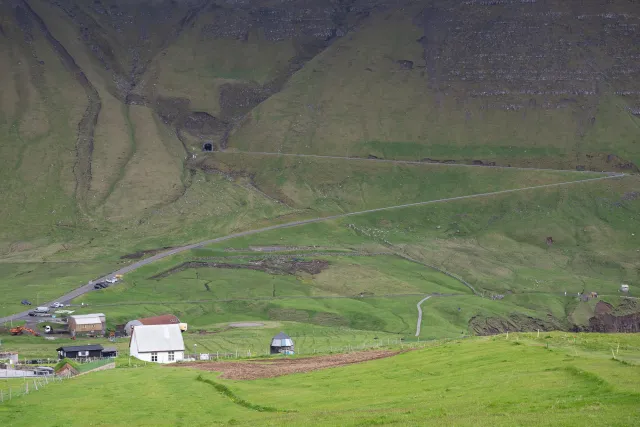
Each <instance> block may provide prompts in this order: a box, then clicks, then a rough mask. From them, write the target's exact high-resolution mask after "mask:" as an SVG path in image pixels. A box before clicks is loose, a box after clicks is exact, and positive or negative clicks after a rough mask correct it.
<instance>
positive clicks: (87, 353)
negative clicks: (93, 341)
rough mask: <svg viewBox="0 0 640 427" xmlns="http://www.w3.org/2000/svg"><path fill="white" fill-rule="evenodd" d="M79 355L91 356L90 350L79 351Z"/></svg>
mask: <svg viewBox="0 0 640 427" xmlns="http://www.w3.org/2000/svg"><path fill="white" fill-rule="evenodd" d="M78 356H79V357H89V352H88V351H86V350H85V351H79V352H78Z"/></svg>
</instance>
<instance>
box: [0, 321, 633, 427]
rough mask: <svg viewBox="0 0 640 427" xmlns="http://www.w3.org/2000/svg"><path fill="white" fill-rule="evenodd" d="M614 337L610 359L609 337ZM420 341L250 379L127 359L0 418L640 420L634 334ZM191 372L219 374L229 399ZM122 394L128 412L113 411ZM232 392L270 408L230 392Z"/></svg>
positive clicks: (16, 404) (34, 397)
mask: <svg viewBox="0 0 640 427" xmlns="http://www.w3.org/2000/svg"><path fill="white" fill-rule="evenodd" d="M618 344H620V345H619V347H618V350H617V355H616V359H615V360H614V359H612V356H611V353H610V347H613V348H614V350H615V348H616V345H618ZM424 345H425V348H423V349H419V350H414V351H409V352H406V353H403V354H399V355H397V356H394V357H391V358H386V359H380V360H375V361H370V362H365V363H361V364H356V365H351V366H343V367H338V368H330V369H325V370H320V371H315V372H309V373H301V374H293V375H288V376H283V377H277V378H271V379H267V380H264V379H263V380H252V381H231V380H224V379H220V378H216V374H215V373H211V372H201V371H198V370H196V369H192V368H188V369H187V368H180V367H176V366H171V367H162V366H157V365H154V366H152V365H147V366H145V367H138V368H127V367H126V364H125V365H124V366H123V368H119V369H115V370H110V371H102V372H96V373H91V374H88V375H85V376H82V377H78V378H75V379H72V380H69V381H64V382H62V383H55V384H52V385H49V386H47V387H46V388H44V389H42V390H40V391H38V392H37V393H32V394H30V395H29V396H26V397H23V398H20V399H14V400H12V401H11V402H8V403H5V404H3V405H0V420H2V422H3V425H7V426H22V425H25V426H26V425H34V424H43V423H44V424H47V425H52V426H58V425H69V426H76V425H78V426H80V425H86V424H87V423H91V424H93V425H96V426H102V425H104V426H106V425H109V426H120V425H131V424H135V425H141V426H144V425H149V426H152V425H153V426H165V425H166V426H175V425H192V426H196V425H203V426H204V425H255V424H256V423H259V424H261V425H292V426H293V425H345V426H356V425H388V424H397V425H423V424H425V423H427V424H439V425H442V424H447V425H461V426H465V425H470V426H471V425H474V426H478V425H479V426H495V425H498V426H502V425H504V426H513V425H565V426H574V425H575V426H580V425H585V424H592V425H602V424H605V425H615V426H618V425H619V426H627V425H635V424H637V423H638V420H639V419H640V413H638V407H637V401H638V398H639V393H640V389H639V388H638V378H639V376H640V371H639V370H638V369H639V368H638V365H636V364H635V363H633V362H630V361H629V360H631V359H634V358H635V359H636V360H637V358H638V351H639V347H638V342H637V337H636V335H619V334H610V335H599V334H589V335H584V334H563V333H550V334H541V335H540V337H537V336H536V334H510V335H509V336H508V337H506V336H505V335H499V336H495V337H485V338H471V339H466V340H453V341H436V342H431V343H428V344H427V343H425V344H424ZM199 376H200V377H201V378H202V379H205V380H209V381H213V383H217V384H223V385H224V386H226V387H227V389H228V390H229V391H230V392H231V393H230V396H232V397H233V398H230V397H228V396H227V395H225V394H222V393H220V392H219V391H217V390H216V388H214V387H213V386H212V385H211V384H208V383H207V382H203V381H199V380H197V378H198V377H199ZM150 384H153V391H152V392H150V391H149V385H150ZM78 395H82V396H83V398H82V399H78V398H77V396H78ZM131 395H135V396H136V399H135V402H136V403H135V410H134V411H121V410H115V408H117V407H120V406H121V405H122V401H126V400H127V399H131ZM239 400H243V401H245V402H248V403H249V404H251V405H249V406H252V405H253V407H258V406H259V407H269V408H273V410H274V411H273V412H270V411H267V412H264V411H257V410H254V409H251V408H249V407H247V406H241V405H239V404H236V403H234V402H237V401H239ZM167 402H179V404H167Z"/></svg>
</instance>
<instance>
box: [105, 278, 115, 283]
mask: <svg viewBox="0 0 640 427" xmlns="http://www.w3.org/2000/svg"><path fill="white" fill-rule="evenodd" d="M117 281H118V279H116V278H115V277H109V278H108V279H107V280H105V282H107V283H116V282H117Z"/></svg>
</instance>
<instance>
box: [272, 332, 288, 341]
mask: <svg viewBox="0 0 640 427" xmlns="http://www.w3.org/2000/svg"><path fill="white" fill-rule="evenodd" d="M273 339H274V340H290V339H291V337H290V336H289V335H287V334H285V333H284V332H280V333H279V334H278V335H276V336H275V337H273Z"/></svg>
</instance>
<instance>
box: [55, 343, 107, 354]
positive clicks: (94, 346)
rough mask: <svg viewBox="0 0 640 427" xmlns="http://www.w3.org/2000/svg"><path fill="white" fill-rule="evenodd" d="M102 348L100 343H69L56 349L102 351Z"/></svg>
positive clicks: (65, 350)
mask: <svg viewBox="0 0 640 427" xmlns="http://www.w3.org/2000/svg"><path fill="white" fill-rule="evenodd" d="M103 349H104V348H103V347H102V346H101V345H100V344H90V345H70V346H67V347H59V348H57V349H56V351H64V352H67V351H92V350H100V351H102V350H103Z"/></svg>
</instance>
